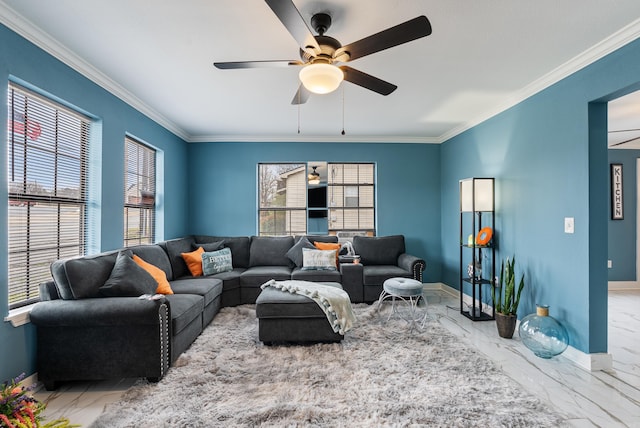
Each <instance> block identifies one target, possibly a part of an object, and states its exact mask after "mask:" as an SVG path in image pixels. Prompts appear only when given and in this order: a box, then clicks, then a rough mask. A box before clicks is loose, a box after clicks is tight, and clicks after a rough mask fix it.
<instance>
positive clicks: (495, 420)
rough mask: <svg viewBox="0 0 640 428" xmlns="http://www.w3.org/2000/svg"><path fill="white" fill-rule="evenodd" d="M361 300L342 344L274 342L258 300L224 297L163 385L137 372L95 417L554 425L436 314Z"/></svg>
mask: <svg viewBox="0 0 640 428" xmlns="http://www.w3.org/2000/svg"><path fill="white" fill-rule="evenodd" d="M374 309H375V307H374V306H367V305H355V306H354V310H355V312H356V316H357V318H358V321H357V324H356V326H355V328H354V329H353V330H351V331H349V332H347V334H346V338H345V340H344V341H343V342H342V343H341V344H317V345H310V346H273V347H267V346H264V345H262V343H261V342H259V341H258V322H257V320H256V315H255V309H254V306H240V307H235V308H224V309H222V310H221V311H220V313H219V314H218V315H217V316H216V318H215V319H214V320H213V322H212V323H211V325H210V326H209V327H207V328H206V329H205V331H204V332H203V333H202V334H201V335H200V337H199V338H198V339H197V340H196V341H195V342H194V343H193V345H192V346H191V348H190V349H189V350H188V351H187V352H185V353H184V354H183V355H182V356H181V357H180V358H179V359H178V360H177V361H176V364H175V365H174V367H172V368H171V369H170V370H169V372H168V373H167V375H166V376H165V377H164V379H162V380H161V381H160V382H159V383H157V384H149V383H147V382H146V381H143V380H140V381H139V382H138V383H137V384H136V385H134V386H133V387H132V388H131V389H129V390H128V391H127V392H126V393H125V394H124V395H123V397H122V399H121V400H120V401H119V402H117V403H114V404H111V405H110V406H109V407H108V408H107V409H106V410H105V412H104V413H103V414H102V415H101V416H100V417H99V418H98V420H97V421H96V422H95V423H94V424H93V425H92V426H93V427H95V428H99V427H105V428H106V427H109V428H112V427H140V426H147V427H216V426H251V427H255V426H277V427H280V426H327V427H336V426H343V427H354V426H367V427H368V426H441V427H476V426H477V427H529V426H532V427H533V426H535V427H555V426H558V425H560V424H562V419H561V417H560V416H559V415H557V414H555V413H554V412H553V411H551V410H550V409H548V408H547V407H546V406H545V405H543V404H542V403H541V402H540V401H539V400H538V399H537V398H535V397H533V396H531V395H530V394H528V393H525V392H524V391H523V390H522V388H521V387H520V386H519V385H518V384H517V383H516V382H515V381H513V380H512V379H510V378H509V377H508V376H506V375H505V374H504V373H502V372H501V371H500V370H499V369H498V368H497V367H496V366H495V365H494V364H493V363H492V362H491V361H489V360H488V359H487V358H485V357H484V356H482V355H480V354H478V353H477V352H472V351H470V349H469V346H468V345H465V344H463V343H461V342H460V340H459V339H457V338H456V337H455V336H453V335H452V334H451V333H449V332H448V331H446V330H445V329H444V328H443V327H442V326H440V325H439V324H438V323H437V322H436V321H434V320H433V319H430V320H428V321H427V325H426V327H425V329H424V331H422V332H418V333H416V334H414V335H409V334H408V333H407V330H406V324H404V322H403V321H400V320H398V321H395V320H393V319H392V320H391V321H390V322H389V323H387V324H386V325H381V323H380V321H379V317H378V316H377V315H376V313H375V310H374Z"/></svg>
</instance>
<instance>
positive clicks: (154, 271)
mask: <svg viewBox="0 0 640 428" xmlns="http://www.w3.org/2000/svg"><path fill="white" fill-rule="evenodd" d="M133 261H134V262H136V263H137V264H138V266H140V267H141V268H142V269H144V270H146V271H147V272H149V275H151V276H152V277H153V279H154V280H155V281H156V293H159V294H173V290H171V285H169V280H167V275H166V274H165V273H164V271H163V270H162V269H160V268H159V267H157V266H155V265H153V264H151V263H148V262H147V261H146V260H142V258H141V257H138V256H137V255H135V254H134V255H133Z"/></svg>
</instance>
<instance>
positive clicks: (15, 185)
mask: <svg viewBox="0 0 640 428" xmlns="http://www.w3.org/2000/svg"><path fill="white" fill-rule="evenodd" d="M7 108H8V114H7V117H8V124H7V134H6V136H7V140H6V141H7V148H6V150H7V163H6V168H7V170H6V172H7V232H8V233H7V287H8V290H7V291H8V309H9V313H10V314H11V316H13V315H15V314H24V313H25V310H26V309H28V308H27V307H28V306H30V305H32V304H33V303H36V302H38V301H39V300H40V290H39V284H40V283H42V282H45V281H50V280H51V274H50V271H49V265H50V263H51V262H53V261H54V260H57V259H60V258H65V257H70V256H73V255H84V254H85V253H86V251H87V245H88V243H87V235H88V233H87V232H88V229H89V226H88V218H89V187H90V186H89V176H90V174H89V165H90V162H89V156H90V155H89V150H90V135H91V128H92V126H93V119H92V118H90V117H88V116H87V115H85V114H82V113H80V112H78V111H76V110H74V109H73V108H70V107H68V106H65V105H63V104H62V103H60V102H58V101H55V100H53V99H52V97H50V96H46V95H43V94H40V93H36V92H34V91H32V90H30V89H27V88H25V87H24V86H22V85H20V84H18V83H16V82H13V81H10V82H9V83H8V88H7ZM18 150H19V151H20V153H18ZM51 156H52V157H53V159H50V158H49V157H51ZM51 172H52V173H53V175H52V176H51V175H50V173H51ZM17 176H19V177H20V178H19V179H18V180H16V178H17ZM38 179H40V183H38ZM76 180H77V181H76ZM31 181H33V183H31ZM74 186H76V187H75V188H74ZM52 218H53V219H54V220H52ZM52 223H54V224H55V226H54V227H51V224H52ZM12 227H14V228H15V229H13V230H12ZM23 228H24V230H22V229H23ZM12 237H13V238H12ZM54 253H55V255H54ZM16 260H17V261H16ZM12 266H13V267H12ZM16 277H19V278H22V277H24V283H22V279H21V280H19V281H16V280H15V279H14V278H16ZM16 283H17V284H16ZM12 295H13V296H15V295H19V296H22V295H23V296H24V297H20V298H15V297H12ZM12 322H13V320H12Z"/></svg>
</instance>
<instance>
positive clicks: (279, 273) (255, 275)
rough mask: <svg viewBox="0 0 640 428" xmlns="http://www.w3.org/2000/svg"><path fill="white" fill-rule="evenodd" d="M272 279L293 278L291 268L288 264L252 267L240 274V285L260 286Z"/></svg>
mask: <svg viewBox="0 0 640 428" xmlns="http://www.w3.org/2000/svg"><path fill="white" fill-rule="evenodd" d="M271 279H275V280H276V281H284V280H286V279H291V268H289V267H287V266H256V267H251V268H249V269H247V270H245V271H244V272H242V274H240V286H241V287H260V286H261V285H262V284H264V283H265V282H267V281H269V280H271Z"/></svg>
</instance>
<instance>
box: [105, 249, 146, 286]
mask: <svg viewBox="0 0 640 428" xmlns="http://www.w3.org/2000/svg"><path fill="white" fill-rule="evenodd" d="M157 286H158V284H157V283H156V280H155V279H153V277H152V276H151V275H149V272H147V271H146V270H144V269H143V268H141V267H140V266H138V264H137V263H136V262H134V261H133V259H132V258H131V256H130V255H129V254H127V252H125V251H121V252H120V253H118V257H117V258H116V263H115V265H114V266H113V269H112V270H111V275H110V276H109V278H108V279H107V281H106V282H105V283H104V285H102V286H101V287H100V294H101V295H102V296H105V297H138V296H141V295H143V294H154V293H155V292H156V288H157Z"/></svg>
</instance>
